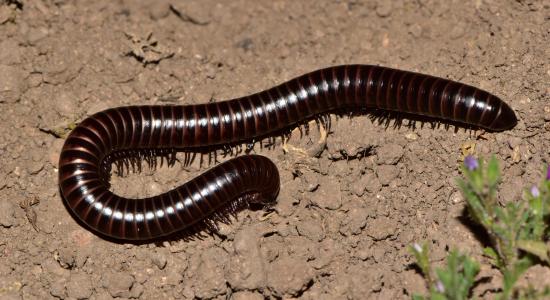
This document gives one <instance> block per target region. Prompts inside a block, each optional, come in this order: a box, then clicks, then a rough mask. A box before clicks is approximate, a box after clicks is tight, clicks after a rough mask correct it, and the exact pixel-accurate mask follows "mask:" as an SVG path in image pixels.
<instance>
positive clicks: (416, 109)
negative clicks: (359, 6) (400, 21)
mask: <svg viewBox="0 0 550 300" xmlns="http://www.w3.org/2000/svg"><path fill="white" fill-rule="evenodd" d="M341 109H346V110H351V111H362V110H368V109H380V110H384V111H394V112H396V113H406V114H412V115H419V116H425V117H429V118H433V119H436V120H446V121H450V122H456V123H459V124H463V125H465V126H472V127H476V128H481V129H485V130H488V131H503V130H507V129H511V128H513V127H514V126H515V125H516V123H517V119H516V116H515V114H514V111H513V110H512V109H511V108H510V106H508V105H507V104H506V103H505V102H503V101H502V100H501V99H500V98H498V97H496V96H494V95H492V94H490V93H488V92H486V91H483V90H481V89H478V88H475V87H473V86H470V85H467V84H463V83H459V82H456V81H452V80H448V79H444V78H439V77H434V76H430V75H424V74H419V73H415V72H409V71H403V70H396V69H392V68H387V67H381V66H372V65H342V66H334V67H330V68H325V69H321V70H317V71H313V72H311V73H307V74H305V75H302V76H300V77H297V78H294V79H292V80H289V81H287V82H284V83H282V84H280V85H278V86H275V87H272V88H269V89H267V90H264V91H261V92H258V93H255V94H252V95H249V96H245V97H241V98H235V99H232V100H226V101H220V102H213V103H206V104H197V105H147V106H125V107H118V108H111V109H107V110H105V111H102V112H98V113H96V114H94V115H92V116H90V117H88V118H86V119H84V120H83V121H82V122H81V123H80V124H79V125H78V126H77V127H76V128H75V129H73V131H72V132H71V133H70V134H69V135H68V137H67V139H66V141H65V144H64V146H63V148H62V150H61V154H60V158H59V187H60V192H61V195H62V198H63V201H65V206H66V207H67V208H68V209H69V210H70V211H71V212H72V215H73V216H75V218H77V219H78V220H80V221H81V222H83V223H84V224H85V226H87V227H88V228H89V229H91V230H92V231H95V232H97V233H99V234H101V235H104V236H107V237H109V238H114V239H119V240H130V241H131V240H133V241H140V240H141V241H143V240H151V239H156V238H162V237H166V236H168V235H171V234H174V233H177V232H180V231H184V230H185V229H187V228H192V227H193V226H196V225H199V224H209V223H211V222H214V223H215V222H217V221H219V220H222V221H224V220H226V219H227V213H234V212H235V211H237V210H239V209H242V208H243V207H247V206H248V205H249V204H250V203H258V204H260V205H268V206H269V205H274V204H275V201H276V197H277V195H278V192H279V181H280V180H279V173H278V170H277V167H276V166H275V165H274V163H273V162H271V161H270V160H269V159H268V158H266V157H264V156H260V155H255V154H248V155H241V156H236V157H233V158H231V159H229V160H228V161H226V162H224V163H221V164H219V165H216V166H214V167H212V168H211V169H209V170H207V171H206V172H204V173H203V174H201V175H199V176H198V177H196V178H194V179H192V180H190V181H188V182H187V183H184V184H183V185H181V186H179V187H177V188H175V189H173V190H170V191H168V192H166V193H163V194H161V195H157V196H154V197H147V198H141V199H129V198H125V197H121V196H118V195H116V194H114V193H113V192H111V191H110V185H109V179H110V177H109V176H110V166H111V163H112V162H113V161H114V160H115V159H122V160H124V159H125V158H127V160H137V161H139V160H141V159H143V158H144V157H148V155H149V154H151V153H153V154H159V153H171V152H172V151H194V150H198V149H204V148H210V147H223V146H224V145H235V144H239V143H241V144H246V143H251V142H254V141H258V140H261V139H262V138H266V137H270V136H273V135H274V134H276V133H278V132H281V131H283V130H288V128H292V127H293V126H296V125H298V124H300V123H302V122H304V121H306V120H311V119H314V118H316V117H318V116H320V115H323V114H327V113H331V112H334V111H337V110H341ZM140 153H142V154H140Z"/></svg>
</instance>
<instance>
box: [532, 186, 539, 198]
mask: <svg viewBox="0 0 550 300" xmlns="http://www.w3.org/2000/svg"><path fill="white" fill-rule="evenodd" d="M531 195H533V197H535V198H538V196H540V191H539V188H538V187H537V186H536V185H533V186H532V187H531Z"/></svg>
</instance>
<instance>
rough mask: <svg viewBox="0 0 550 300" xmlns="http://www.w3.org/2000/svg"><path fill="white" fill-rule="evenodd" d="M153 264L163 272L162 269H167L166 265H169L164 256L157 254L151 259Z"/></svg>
mask: <svg viewBox="0 0 550 300" xmlns="http://www.w3.org/2000/svg"><path fill="white" fill-rule="evenodd" d="M151 262H152V263H153V264H154V265H155V266H157V268H159V270H162V269H164V267H166V263H167V260H166V256H164V255H162V254H156V255H154V256H153V258H152V259H151Z"/></svg>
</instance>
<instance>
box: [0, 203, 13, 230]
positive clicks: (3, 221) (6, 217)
mask: <svg viewBox="0 0 550 300" xmlns="http://www.w3.org/2000/svg"><path fill="white" fill-rule="evenodd" d="M16 209H17V206H16V205H15V204H13V203H12V202H11V201H10V200H8V199H7V198H4V197H2V198H0V226H2V227H5V228H9V227H12V226H15V225H17V218H16Z"/></svg>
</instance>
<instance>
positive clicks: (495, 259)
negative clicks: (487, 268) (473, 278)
mask: <svg viewBox="0 0 550 300" xmlns="http://www.w3.org/2000/svg"><path fill="white" fill-rule="evenodd" d="M483 254H485V256H487V257H489V258H490V259H491V264H492V265H494V266H495V267H497V268H499V269H501V268H502V267H503V266H504V265H503V264H502V260H501V259H500V257H499V256H498V254H497V252H496V251H495V249H493V248H491V247H485V248H483Z"/></svg>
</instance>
